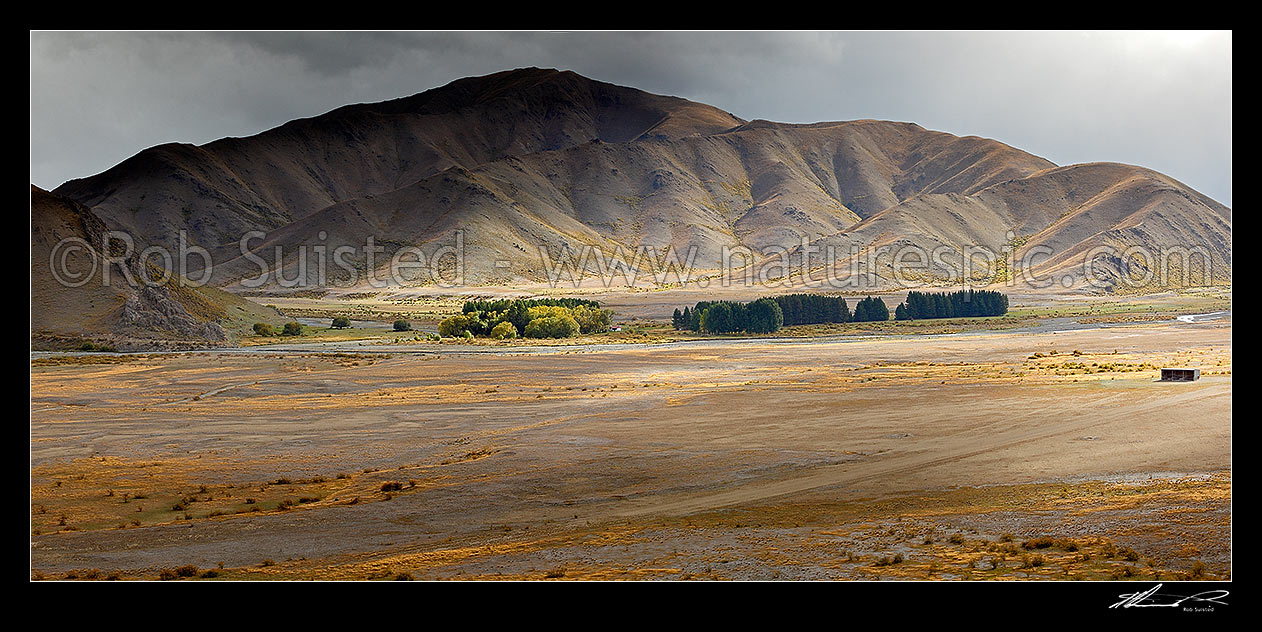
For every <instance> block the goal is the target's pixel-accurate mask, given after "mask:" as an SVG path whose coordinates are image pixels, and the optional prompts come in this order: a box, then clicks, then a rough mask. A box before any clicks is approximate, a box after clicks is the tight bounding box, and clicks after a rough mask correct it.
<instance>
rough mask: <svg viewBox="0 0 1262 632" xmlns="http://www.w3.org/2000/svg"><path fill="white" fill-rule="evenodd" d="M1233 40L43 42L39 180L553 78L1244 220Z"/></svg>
mask: <svg viewBox="0 0 1262 632" xmlns="http://www.w3.org/2000/svg"><path fill="white" fill-rule="evenodd" d="M1231 63H1232V59H1231V34H1230V33H1211V34H1195V33H33V34H32V35H31V180H32V182H34V183H36V184H39V185H41V186H44V187H53V186H56V185H57V184H60V183H61V182H62V181H64V180H67V179H69V178H73V177H81V176H85V175H89V174H92V173H96V172H99V171H101V170H103V169H105V168H108V167H109V166H111V165H113V164H115V163H117V162H119V161H120V160H122V159H124V158H126V157H127V156H129V155H131V154H133V153H135V152H136V151H139V150H140V149H143V148H144V147H147V146H151V145H155V144H158V143H162V142H193V143H204V142H207V141H209V140H213V139H215V138H219V137H223V136H244V135H249V134H253V133H257V132H259V131H262V130H264V129H267V128H269V127H272V126H275V125H279V124H281V123H283V122H285V121H287V120H290V119H293V118H298V117H305V116H313V115H316V114H320V113H322V112H325V111H328V110H330V109H333V108H335V107H338V106H340V105H345V104H347V103H353V102H367V101H377V100H384V99H389V98H394V97H399V96H404V95H408V94H413V93H416V92H420V91H422V90H426V89H428V88H432V87H435V86H439V85H442V84H445V83H447V82H449V81H451V80H454V79H457V78H459V77H463V76H469V75H479V74H487V73H491V72H496V71H499V70H504V69H507V68H517V67H523V66H540V67H555V68H563V69H569V70H574V71H576V72H578V73H581V74H583V75H586V76H588V77H591V78H593V79H599V80H602V81H609V82H613V83H619V84H623V85H630V86H635V87H638V88H642V89H645V90H648V91H650V92H657V93H663V94H672V95H676V96H682V97H686V98H690V99H693V100H697V101H702V102H705V103H709V104H711V105H715V106H717V107H720V108H723V109H725V110H728V111H731V112H733V113H734V114H736V115H737V116H740V117H743V118H747V119H753V118H764V119H771V120H779V121H790V122H814V121H821V120H844V119H855V118H882V119H892V120H902V121H914V122H917V123H919V124H921V125H923V126H925V127H927V128H930V129H938V130H942V131H947V132H951V133H954V134H961V135H966V134H973V135H979V136H986V137H990V138H996V139H998V140H1001V141H1003V142H1006V143H1008V144H1010V145H1013V146H1016V147H1019V148H1021V149H1024V150H1026V151H1030V152H1032V153H1035V154H1038V155H1041V156H1043V157H1046V158H1048V159H1049V160H1052V161H1054V162H1057V163H1059V164H1070V163H1076V162H1090V161H1118V162H1128V163H1133V164H1139V165H1143V166H1146V167H1151V168H1153V169H1157V170H1158V171H1161V172H1164V173H1166V174H1168V175H1171V176H1173V177H1175V178H1177V179H1179V180H1182V181H1183V182H1185V183H1187V184H1189V185H1191V186H1193V187H1195V188H1197V189H1198V190H1200V191H1202V192H1204V193H1206V194H1208V195H1210V196H1211V197H1214V198H1215V199H1218V200H1219V201H1222V202H1223V203H1226V204H1230V203H1231Z"/></svg>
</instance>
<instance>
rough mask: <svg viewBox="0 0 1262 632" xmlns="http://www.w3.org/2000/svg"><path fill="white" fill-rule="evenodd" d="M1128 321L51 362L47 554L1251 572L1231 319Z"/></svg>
mask: <svg viewBox="0 0 1262 632" xmlns="http://www.w3.org/2000/svg"><path fill="white" fill-rule="evenodd" d="M1112 324H1113V325H1114V326H1110V327H1101V328H1084V329H1077V330H1072V331H1060V332H1039V331H1030V332H993V333H990V332H983V333H975V334H972V335H967V336H925V337H911V336H908V337H888V338H862V339H854V340H837V339H827V340H819V341H813V342H810V343H802V344H784V343H776V342H775V341H751V340H739V341H738V340H733V341H721V340H719V341H706V342H704V343H703V344H680V345H669V346H662V347H645V346H634V345H626V346H615V347H590V348H589V347H581V346H580V347H568V348H559V349H556V350H554V351H549V352H522V351H518V350H514V349H512V348H504V349H500V350H498V351H496V352H494V353H486V352H483V353H458V352H449V350H447V349H445V348H440V349H436V352H435V353H401V352H396V353H391V352H389V350H388V349H383V351H385V352H384V353H317V352H314V351H313V352H310V353H294V352H290V353H280V352H275V351H273V352H269V351H267V350H266V348H261V349H259V350H257V351H248V350H246V351H242V350H237V351H235V352H231V353H228V352H225V353H218V352H201V353H189V354H154V355H128V356H100V357H91V358H86V359H85V358H80V359H58V358H47V357H41V358H38V359H33V361H32V367H31V393H32V399H31V420H32V422H31V459H32V463H31V466H32V469H31V478H32V480H31V495H32V525H31V526H32V533H33V536H32V549H31V556H32V561H31V566H32V572H33V574H34V575H35V576H36V577H43V578H65V577H67V576H73V577H81V578H82V577H110V576H116V577H120V578H151V579H152V578H157V577H158V576H159V574H160V573H161V572H162V570H163V569H175V568H178V567H189V568H191V567H197V569H198V570H197V572H196V573H194V572H193V571H192V570H189V569H186V570H185V572H184V574H185V575H194V574H196V575H207V576H216V575H217V576H218V577H219V578H249V579H273V578H277V579H278V578H359V579H365V578H396V577H404V578H406V577H413V578H416V579H453V578H455V579H460V578H505V579H521V578H636V579H639V578H645V579H647V578H652V579H657V578H661V579H687V578H713V579H775V578H781V579H815V578H850V579H873V578H920V579H923V578H945V579H954V578H973V579H991V578H993V579H1021V578H1085V579H1101V578H1105V579H1112V578H1128V577H1129V578H1143V579H1151V578H1154V577H1162V578H1170V579H1174V578H1179V577H1191V576H1199V577H1226V576H1229V575H1230V572H1231V564H1230V550H1231V549H1230V547H1231V541H1230V529H1231V381H1232V378H1231V331H1232V330H1231V319H1230V317H1227V318H1224V319H1219V320H1213V321H1205V322H1180V321H1164V322H1138V323H1123V324H1117V323H1112ZM1171 365H1178V366H1199V367H1201V369H1202V375H1203V376H1204V377H1203V379H1202V380H1200V381H1199V382H1195V383H1187V384H1172V383H1159V382H1155V381H1154V379H1155V378H1156V376H1157V369H1158V368H1159V367H1162V366H1171ZM207 570H210V571H211V572H210V573H206V571H207ZM176 575H177V576H178V573H177V574H176Z"/></svg>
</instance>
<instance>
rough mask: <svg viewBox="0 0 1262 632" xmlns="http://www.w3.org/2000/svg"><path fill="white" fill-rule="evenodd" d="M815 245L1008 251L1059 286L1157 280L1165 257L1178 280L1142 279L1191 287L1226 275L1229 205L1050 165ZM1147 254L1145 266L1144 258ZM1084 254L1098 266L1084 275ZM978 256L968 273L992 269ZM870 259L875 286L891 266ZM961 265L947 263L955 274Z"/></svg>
mask: <svg viewBox="0 0 1262 632" xmlns="http://www.w3.org/2000/svg"><path fill="white" fill-rule="evenodd" d="M815 245H816V246H817V247H820V248H826V247H830V246H831V247H833V248H834V249H835V250H836V251H837V252H839V253H850V252H851V251H852V249H855V250H861V251H863V252H867V251H868V250H871V249H874V248H880V247H891V248H894V249H895V250H894V252H896V251H897V249H898V248H899V247H901V246H915V247H917V248H919V249H920V250H921V251H924V252H933V251H934V249H937V248H946V249H948V250H949V252H950V256H949V260H950V261H952V262H958V261H959V260H960V256H961V255H960V253H961V251H962V250H963V249H964V248H966V247H969V246H980V247H982V248H985V249H987V250H988V251H990V252H993V253H998V254H1000V255H1001V256H1002V253H1003V252H1004V250H1005V248H1009V249H1011V251H1012V252H1013V260H1014V262H1015V263H1016V264H1017V265H1016V267H1017V268H1019V269H1026V270H1028V275H1029V276H1030V277H1031V278H1033V279H1036V280H1038V281H1039V282H1042V283H1050V282H1055V283H1057V284H1060V285H1063V286H1065V287H1073V286H1081V285H1082V284H1083V283H1084V282H1086V281H1087V280H1089V278H1090V279H1097V280H1099V281H1100V282H1101V283H1102V284H1104V285H1106V286H1110V287H1114V289H1118V288H1116V287H1115V286H1118V285H1119V284H1121V283H1123V281H1122V276H1123V275H1126V274H1129V275H1130V276H1131V277H1132V278H1133V279H1135V280H1136V281H1141V280H1143V279H1145V277H1146V275H1147V270H1148V269H1151V270H1153V272H1154V273H1157V274H1158V277H1159V276H1160V269H1161V267H1162V265H1163V264H1161V263H1160V262H1162V261H1167V262H1169V263H1168V264H1166V265H1167V266H1168V267H1167V272H1168V273H1169V274H1170V275H1171V276H1172V277H1174V276H1177V275H1183V274H1189V275H1190V276H1189V277H1187V278H1188V279H1190V280H1191V281H1188V280H1185V279H1183V278H1182V277H1181V276H1180V278H1178V279H1174V280H1173V281H1170V282H1163V281H1162V279H1160V278H1158V279H1155V280H1154V281H1152V282H1148V281H1144V282H1143V283H1142V284H1140V285H1141V286H1143V287H1165V286H1169V285H1195V284H1200V283H1201V282H1202V281H1206V282H1222V281H1226V280H1229V278H1230V273H1231V209H1229V208H1227V207H1225V206H1223V205H1222V204H1219V203H1217V202H1215V201H1214V200H1212V199H1210V198H1208V197H1205V196H1203V195H1201V194H1199V193H1197V192H1195V191H1193V190H1192V189H1190V188H1188V187H1187V186H1186V185H1184V184H1182V183H1180V182H1178V181H1177V180H1174V179H1172V178H1170V177H1168V176H1164V175H1162V174H1160V173H1157V172H1155V171H1152V170H1150V169H1144V168H1142V167H1135V166H1131V165H1123V164H1117V163H1090V164H1081V165H1071V166H1068V167H1057V168H1054V169H1048V170H1045V171H1041V172H1038V173H1036V174H1034V175H1032V176H1029V177H1026V178H1021V179H1016V180H1010V181H1006V182H1002V183H999V184H995V185H992V186H990V187H987V188H985V189H982V190H980V191H977V192H976V193H974V194H972V195H961V194H948V195H938V194H929V195H919V196H916V197H913V198H910V199H908V200H906V201H904V202H902V203H900V204H898V205H895V206H892V207H890V208H888V209H885V210H884V211H882V212H880V213H878V214H876V215H873V216H872V217H870V218H868V219H866V220H864V221H863V222H860V223H858V224H856V225H855V226H853V227H851V228H850V229H848V230H846V231H845V232H844V233H840V234H838V235H833V236H830V237H827V238H825V239H822V240H820V241H819V242H817V243H816V244H815ZM1129 248H1137V249H1139V250H1138V252H1137V254H1136V256H1135V257H1134V258H1129V257H1123V255H1124V253H1126V252H1127V250H1128V249H1129ZM1093 250H1095V251H1096V252H1095V253H1094V254H1092V251H1093ZM1088 255H1092V256H1090V257H1089V256H1088ZM1149 255H1151V256H1152V257H1153V258H1152V259H1151V263H1148V262H1146V257H1148V256H1149ZM1183 257H1187V260H1188V261H1191V263H1192V265H1191V266H1190V267H1188V266H1185V265H1184V261H1185V260H1184V258H1183ZM839 258H840V259H842V260H843V261H842V264H841V265H842V267H845V266H846V265H847V264H848V263H849V257H839ZM1089 259H1091V260H1094V263H1093V265H1094V266H1095V269H1096V271H1094V272H1091V273H1090V274H1088V272H1087V270H1088V267H1087V262H1088V260H1089ZM1123 259H1128V260H1129V262H1124V261H1123ZM910 260H912V261H917V260H918V259H915V258H914V257H913V258H911V259H910ZM977 261H978V264H977V265H973V269H974V270H975V271H977V272H979V273H983V274H984V273H990V272H994V271H995V266H994V265H987V264H984V263H982V259H980V258H979V259H978V260H977ZM1206 261H1208V262H1209V268H1208V269H1206V268H1205V262H1206ZM877 263H878V269H877V270H876V273H877V277H878V282H877V285H882V284H885V283H884V282H885V281H888V280H889V279H890V278H891V276H892V275H893V270H892V264H890V263H889V261H888V260H885V261H881V260H879V259H878V260H877ZM961 267H962V265H957V266H956V267H955V271H956V273H957V274H958V271H959V270H960V268H961ZM939 270H942V271H943V272H945V270H946V267H945V266H942V267H939ZM955 278H956V279H958V276H957V277H955ZM921 280H922V281H924V282H930V283H933V282H945V283H949V282H952V279H951V278H950V277H949V275H948V274H945V273H926V274H925V275H924V277H923V278H922V279H921ZM1174 281H1178V282H1174Z"/></svg>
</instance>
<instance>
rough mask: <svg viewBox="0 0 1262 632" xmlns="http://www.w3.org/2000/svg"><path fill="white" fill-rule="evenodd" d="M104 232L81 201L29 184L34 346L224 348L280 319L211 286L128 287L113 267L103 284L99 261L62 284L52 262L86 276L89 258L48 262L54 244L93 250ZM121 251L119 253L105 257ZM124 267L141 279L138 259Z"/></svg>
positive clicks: (80, 254)
mask: <svg viewBox="0 0 1262 632" xmlns="http://www.w3.org/2000/svg"><path fill="white" fill-rule="evenodd" d="M107 230H109V229H108V228H107V227H106V225H105V223H104V222H102V221H101V220H100V219H99V218H98V217H96V215H94V214H93V213H92V211H91V210H90V209H88V208H87V207H85V206H83V205H82V204H79V203H78V202H75V201H73V200H68V199H65V198H62V197H59V196H57V195H53V194H51V193H49V192H47V191H44V190H43V189H40V188H39V187H36V186H33V185H32V186H31V337H32V345H33V346H34V347H35V348H37V349H58V348H72V347H75V346H77V345H80V344H82V343H83V342H92V343H95V344H99V345H107V346H113V347H115V348H117V349H120V350H127V349H155V348H172V347H175V348H181V347H194V346H204V345H207V344H213V345H223V344H230V343H231V342H232V341H233V339H234V336H235V335H236V334H238V333H241V332H242V331H245V330H246V328H248V327H250V326H252V324H253V323H255V322H269V323H276V322H279V321H280V320H281V319H282V316H281V315H280V314H279V313H278V312H276V310H274V309H271V308H266V307H263V306H261V305H257V304H255V303H252V302H251V301H248V300H246V299H243V298H240V297H238V296H236V295H233V294H230V293H228V292H225V291H223V290H220V289H216V288H213V287H200V288H195V287H188V286H180V285H178V284H175V283H168V284H166V285H160V286H156V287H149V286H147V285H145V284H143V283H138V284H136V285H132V284H131V283H128V282H127V280H126V276H125V273H124V271H123V270H122V269H121V268H120V267H118V266H115V267H113V268H112V270H111V272H112V273H111V275H110V279H109V283H108V284H106V283H103V282H102V274H101V272H100V270H101V266H100V264H99V263H97V264H96V266H95V273H94V275H93V276H92V277H91V278H90V279H89V280H87V282H86V283H82V284H78V283H75V279H70V278H69V277H66V280H69V281H71V284H63V283H61V282H59V281H58V280H57V278H56V277H55V276H54V274H53V273H52V272H51V268H50V265H55V264H60V262H61V261H62V256H63V255H64V256H65V257H66V259H65V263H66V269H67V270H69V271H71V272H73V273H83V272H85V271H87V270H89V269H92V267H93V254H90V253H89V252H87V251H85V250H77V251H73V250H65V249H63V250H60V251H57V252H56V260H55V261H53V257H54V251H55V250H56V247H57V244H58V243H60V242H61V241H62V240H64V239H68V238H71V239H77V240H81V241H80V242H78V243H81V244H87V245H89V246H93V251H94V252H96V251H99V248H100V244H102V243H104V242H103V236H104V233H105V231H107ZM124 254H125V253H124V252H122V251H116V252H111V253H110V256H111V257H119V258H122V257H123V256H124ZM96 261H98V262H99V261H100V259H99V258H98V259H96ZM123 266H124V267H126V273H129V274H131V275H132V278H134V279H139V278H140V277H139V274H140V271H141V269H140V266H141V263H140V262H139V260H138V258H137V257H136V256H134V255H133V256H131V257H126V258H125V259H124V263H123ZM150 278H153V279H161V275H160V274H157V273H151V275H150ZM72 285H78V286H77V287H73V286H72Z"/></svg>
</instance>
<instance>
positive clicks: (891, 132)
mask: <svg viewBox="0 0 1262 632" xmlns="http://www.w3.org/2000/svg"><path fill="white" fill-rule="evenodd" d="M1051 166H1052V164H1051V163H1049V162H1047V161H1046V160H1043V159H1041V158H1037V157H1035V156H1031V155H1029V154H1026V153H1024V152H1020V151H1018V150H1016V149H1013V148H1011V147H1008V146H1006V145H1003V144H1002V143H998V142H995V141H991V140H985V139H979V138H959V137H956V136H952V135H950V134H943V133H940V132H930V131H927V130H924V129H923V128H921V127H920V126H918V125H914V124H909V123H892V122H884V121H852V122H846V123H830V124H821V125H814V126H796V125H780V124H771V123H759V124H752V125H750V126H744V127H741V128H737V129H734V130H731V131H727V132H723V133H718V134H712V135H707V136H691V137H686V138H679V139H642V140H639V141H636V142H631V143H601V142H591V143H585V144H583V145H579V146H576V147H571V148H567V149H562V150H556V151H543V152H536V153H532V154H527V155H523V156H514V157H510V158H505V159H501V160H497V161H493V162H490V163H487V164H484V165H481V166H480V167H477V168H475V169H473V170H468V169H462V168H453V169H449V170H447V171H444V172H442V173H440V174H435V175H433V176H430V177H428V178H425V179H422V180H421V181H419V182H417V183H415V184H413V185H410V186H407V187H403V188H400V189H398V190H396V191H393V192H390V193H386V194H383V195H379V196H373V197H372V198H363V199H357V200H351V201H347V202H343V203H340V204H337V205H333V206H330V207H328V208H326V209H324V210H322V211H320V212H318V213H316V214H314V215H312V216H311V217H309V218H306V219H305V220H303V221H301V222H295V223H293V224H291V225H289V226H286V227H283V228H281V229H278V230H276V231H272V232H271V233H270V234H269V235H268V240H267V242H266V243H265V247H264V248H263V251H264V252H268V253H274V249H275V247H276V246H278V245H279V246H289V247H291V248H292V247H293V246H296V245H298V244H308V245H317V244H319V245H324V246H326V247H327V248H329V249H332V248H335V247H338V246H342V245H349V246H352V247H356V246H359V245H362V244H364V243H365V240H366V239H367V238H368V237H370V236H373V237H375V239H376V241H377V242H378V243H383V241H386V240H385V238H384V236H387V235H388V236H390V237H389V240H390V241H393V242H395V243H396V245H398V246H402V245H417V246H422V247H424V248H426V249H428V250H431V251H432V249H433V248H437V247H441V246H443V245H450V244H451V243H453V240H454V235H455V233H456V231H462V238H463V240H464V243H465V246H466V259H467V261H468V269H467V272H468V278H469V280H470V281H471V282H475V283H477V282H511V281H513V279H514V276H517V277H520V278H525V279H531V280H538V279H540V278H542V276H543V272H544V269H543V268H541V260H540V256H539V253H538V248H539V247H540V246H541V245H544V246H546V247H547V248H548V249H549V251H550V252H552V253H559V252H560V251H561V250H562V249H564V248H567V247H568V248H570V249H572V250H579V249H582V248H583V247H584V246H586V245H591V246H596V247H599V248H601V249H603V250H604V251H606V252H609V251H611V250H613V249H616V248H617V247H619V246H621V247H623V248H624V250H628V251H634V250H635V249H636V247H638V246H640V245H647V246H652V247H654V248H656V249H658V252H662V251H664V249H665V248H667V247H670V248H673V249H674V250H675V251H676V252H677V253H679V255H680V256H681V257H682V256H684V254H685V253H687V252H688V251H689V249H690V248H695V253H696V259H695V260H696V262H697V264H698V267H699V268H701V269H713V268H715V267H717V266H718V265H719V262H720V261H721V258H722V253H723V249H724V248H725V247H729V248H730V247H736V246H745V247H749V248H751V249H753V250H756V251H761V250H762V249H766V248H775V247H782V248H794V247H797V246H799V245H801V244H802V243H803V240H804V239H806V240H811V239H815V238H818V237H819V236H822V235H828V234H833V233H836V232H838V231H841V230H844V229H845V228H847V227H848V226H851V225H852V224H854V223H855V222H857V221H859V219H860V214H861V213H869V212H871V211H870V209H872V208H876V207H877V206H879V205H881V204H885V203H886V202H888V201H892V203H894V204H897V203H898V202H899V201H900V200H901V199H903V196H905V195H907V194H909V193H920V192H921V191H923V190H929V191H951V192H955V191H960V192H973V191H976V190H978V189H980V188H983V187H985V186H987V185H989V184H990V183H992V182H994V181H997V180H1001V179H1007V178H1011V177H1017V176H1024V175H1028V174H1031V173H1035V172H1037V171H1039V170H1042V169H1046V168H1048V167H1051ZM859 191H872V192H875V193H874V194H872V195H866V194H863V193H858V192H859ZM878 198H879V200H880V201H874V200H876V199H878ZM842 200H848V201H849V202H850V204H853V205H854V206H856V207H857V208H858V209H859V211H858V212H856V211H854V210H852V209H850V208H848V207H847V205H846V204H844V203H843V202H842ZM321 234H325V235H327V239H320V237H319V235H321ZM218 254H219V256H217V257H216V260H218V261H227V260H229V259H232V258H233V257H235V256H236V255H237V254H239V249H238V248H237V247H236V245H235V244H233V245H231V246H228V247H225V248H223V249H221V251H220V252H219V253H218ZM269 260H270V257H269ZM496 261H500V262H501V265H502V263H503V262H505V261H507V262H510V265H508V266H507V267H503V268H501V267H497V266H495V265H494V263H495V262H496ZM291 262H292V261H291ZM257 270H258V268H257V266H254V265H253V264H246V263H245V262H243V261H237V262H235V263H229V264H228V265H226V266H223V267H222V269H219V270H217V272H218V273H219V274H220V275H222V276H220V277H218V278H219V279H220V280H221V281H230V280H232V279H233V278H235V277H239V276H241V275H246V274H249V275H250V276H253V275H254V274H257ZM504 272H507V273H508V274H504ZM296 274H297V273H296V272H286V278H295V275H296ZM314 275H315V271H314V270H310V271H309V276H312V277H313V276H314Z"/></svg>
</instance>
